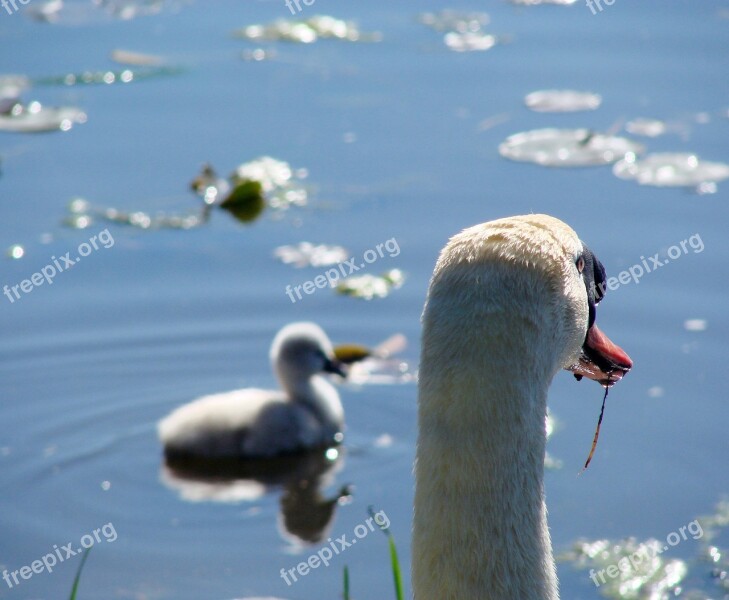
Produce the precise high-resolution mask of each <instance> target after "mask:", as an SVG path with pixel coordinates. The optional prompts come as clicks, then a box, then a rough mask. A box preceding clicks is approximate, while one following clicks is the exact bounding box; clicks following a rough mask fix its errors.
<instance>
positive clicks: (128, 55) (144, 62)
mask: <svg viewBox="0 0 729 600" xmlns="http://www.w3.org/2000/svg"><path fill="white" fill-rule="evenodd" d="M111 60H113V61H114V62H115V63H119V64H120V65H129V66H134V67H158V66H160V65H161V64H162V63H164V59H163V58H162V57H161V56H154V55H152V54H142V53H141V52H131V51H129V50H113V51H112V53H111Z"/></svg>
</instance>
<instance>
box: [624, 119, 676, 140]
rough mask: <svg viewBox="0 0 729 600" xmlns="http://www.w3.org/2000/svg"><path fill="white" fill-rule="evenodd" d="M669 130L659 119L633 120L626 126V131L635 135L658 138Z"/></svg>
mask: <svg viewBox="0 0 729 600" xmlns="http://www.w3.org/2000/svg"><path fill="white" fill-rule="evenodd" d="M667 130H668V126H667V125H666V124H665V123H664V122H663V121H659V120H657V119H633V120H632V121H628V122H627V123H626V124H625V131H627V132H628V133H632V134H633V135H644V136H646V137H658V136H659V135H663V134H664V133H666V131H667Z"/></svg>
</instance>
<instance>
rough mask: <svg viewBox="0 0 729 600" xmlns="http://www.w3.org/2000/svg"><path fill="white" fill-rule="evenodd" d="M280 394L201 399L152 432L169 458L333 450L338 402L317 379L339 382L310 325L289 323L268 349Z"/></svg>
mask: <svg viewBox="0 0 729 600" xmlns="http://www.w3.org/2000/svg"><path fill="white" fill-rule="evenodd" d="M271 362H272V366H273V370H274V372H275V373H276V376H277V378H278V380H279V383H280V385H281V389H280V390H263V389H254V388H248V389H242V390H235V391H232V392H225V393H221V394H213V395H210V396H203V397H201V398H198V399H196V400H194V401H192V402H190V403H189V404H186V405H184V406H181V407H179V408H178V409H176V410H174V411H173V412H172V413H171V414H169V415H168V416H167V417H165V418H164V419H162V420H161V421H160V422H159V424H158V433H159V438H160V440H161V441H162V444H163V446H164V450H165V454H166V455H167V456H191V457H200V458H266V457H272V456H278V455H282V454H289V453H293V452H300V451H304V450H308V449H313V448H317V447H324V446H328V445H332V444H335V443H337V442H338V441H339V440H340V439H341V432H342V429H343V427H344V409H343V408H342V404H341V402H340V400H339V394H338V393H337V390H336V389H335V388H334V386H333V385H332V384H331V383H329V382H328V381H327V380H326V379H325V378H324V377H323V376H322V374H323V373H338V374H339V375H341V376H344V372H343V370H342V366H341V364H340V363H339V361H337V359H336V358H335V357H334V351H333V348H332V344H331V342H330V341H329V338H328V337H327V336H326V334H325V333H324V331H322V329H321V328H320V327H319V326H318V325H316V324H314V323H292V324H290V325H287V326H286V327H284V328H283V329H282V330H281V331H279V332H278V334H277V335H276V337H275V338H274V340H273V344H272V345H271Z"/></svg>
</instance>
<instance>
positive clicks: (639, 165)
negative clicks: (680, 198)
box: [613, 152, 729, 193]
mask: <svg viewBox="0 0 729 600" xmlns="http://www.w3.org/2000/svg"><path fill="white" fill-rule="evenodd" d="M613 173H615V175H616V176H617V177H619V178H620V179H632V180H634V181H637V182H638V183H639V184H641V185H652V186H656V187H694V188H696V187H697V186H699V191H701V186H703V185H704V184H712V183H713V184H715V183H716V182H719V181H722V180H724V179H727V178H728V177H729V165H727V164H724V163H716V162H707V161H702V160H699V157H698V156H696V155H695V154H685V153H670V152H665V153H656V154H649V155H648V156H646V157H645V158H643V159H641V160H637V159H636V157H635V156H626V157H625V158H624V159H623V160H621V161H620V162H618V163H617V164H615V166H614V167H613ZM703 193H711V192H710V191H707V190H706V189H705V190H704V191H703Z"/></svg>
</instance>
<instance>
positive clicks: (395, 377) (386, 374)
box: [334, 333, 417, 385]
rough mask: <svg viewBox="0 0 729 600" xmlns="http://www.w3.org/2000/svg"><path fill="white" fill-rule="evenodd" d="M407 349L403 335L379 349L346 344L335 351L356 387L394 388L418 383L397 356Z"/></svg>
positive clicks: (396, 336)
mask: <svg viewBox="0 0 729 600" xmlns="http://www.w3.org/2000/svg"><path fill="white" fill-rule="evenodd" d="M406 346H407V338H406V337H405V336H404V335H402V334H401V333H396V334H395V335H392V336H390V337H389V338H387V339H386V340H385V341H384V342H382V343H380V344H378V345H377V346H376V347H375V348H372V349H370V348H366V347H365V346H360V345H358V344H343V345H341V346H337V347H335V348H334V355H335V356H336V357H337V358H338V359H339V360H340V361H342V362H344V363H346V364H347V365H348V367H347V382H348V383H351V384H354V385H363V384H364V385H366V384H379V385H391V384H398V383H408V382H412V381H415V380H416V378H417V376H416V374H415V373H414V372H413V371H411V369H410V365H409V364H408V363H407V362H406V361H404V360H401V359H399V358H397V357H396V356H394V355H395V354H398V353H400V352H402V351H403V350H404V349H405V347H406Z"/></svg>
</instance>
